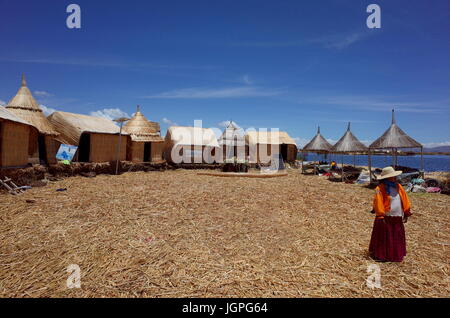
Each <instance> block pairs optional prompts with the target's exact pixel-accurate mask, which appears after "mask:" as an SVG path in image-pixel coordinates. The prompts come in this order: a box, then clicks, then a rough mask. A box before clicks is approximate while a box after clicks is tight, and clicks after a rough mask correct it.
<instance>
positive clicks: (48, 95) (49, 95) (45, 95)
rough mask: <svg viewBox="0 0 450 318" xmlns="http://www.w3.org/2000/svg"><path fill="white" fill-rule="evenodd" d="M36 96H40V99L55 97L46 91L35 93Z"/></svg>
mask: <svg viewBox="0 0 450 318" xmlns="http://www.w3.org/2000/svg"><path fill="white" fill-rule="evenodd" d="M34 95H36V96H39V97H51V96H54V95H53V94H50V93H49V92H46V91H34Z"/></svg>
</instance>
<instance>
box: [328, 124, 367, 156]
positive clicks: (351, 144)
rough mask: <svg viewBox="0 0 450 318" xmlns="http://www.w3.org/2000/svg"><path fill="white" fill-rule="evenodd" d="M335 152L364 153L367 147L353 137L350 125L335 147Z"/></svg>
mask: <svg viewBox="0 0 450 318" xmlns="http://www.w3.org/2000/svg"><path fill="white" fill-rule="evenodd" d="M333 151H335V152H364V151H367V147H366V146H365V145H364V144H363V143H362V142H360V141H359V140H358V138H356V137H355V135H353V133H352V132H351V130H350V123H348V127H347V131H346V132H345V134H344V135H343V136H342V137H341V139H339V140H338V142H337V143H336V144H335V145H334V146H333Z"/></svg>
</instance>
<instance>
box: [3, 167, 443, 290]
mask: <svg viewBox="0 0 450 318" xmlns="http://www.w3.org/2000/svg"><path fill="white" fill-rule="evenodd" d="M58 188H68V191H66V192H56V191H55V190H56V189H58ZM372 195H373V190H370V189H366V188H364V187H361V186H358V185H349V184H341V183H332V182H329V181H328V180H326V179H324V178H322V177H316V176H303V175H300V174H299V173H298V172H297V171H292V172H290V173H289V175H288V176H287V177H280V178H274V179H252V178H250V179H247V178H220V177H211V176H199V175H197V171H186V170H177V171H167V172H150V173H145V172H136V173H126V174H123V175H121V176H117V177H116V176H109V175H101V176H98V177H97V178H93V179H87V178H83V177H73V178H68V179H65V180H62V181H57V182H53V183H50V185H48V186H46V187H43V188H35V189H32V190H30V191H28V192H27V193H26V194H24V195H22V196H20V197H13V196H10V195H5V194H0V239H1V246H0V295H1V296H3V297H28V296H30V297H95V296H101V297H108V296H111V297H119V296H120V297H141V296H143V297H225V296H227V297H425V296H429V297H448V296H450V293H449V280H448V269H449V268H448V265H449V263H448V260H449V243H450V240H449V233H448V229H449V227H448V224H449V214H448V212H449V211H448V207H449V202H450V197H449V196H446V195H436V194H410V198H411V200H412V204H413V211H414V212H415V214H414V216H413V217H411V218H410V220H409V221H408V223H407V224H406V231H407V240H408V255H407V256H406V258H405V260H404V262H403V263H400V264H398V263H377V264H378V265H379V266H380V267H381V275H382V277H381V283H382V289H381V290H379V289H375V290H372V289H369V288H367V287H366V278H367V277H368V275H369V274H368V273H367V267H368V265H369V264H372V263H374V262H373V261H372V260H370V259H369V258H368V257H367V247H368V244H369V239H370V233H371V229H372V224H373V215H372V214H370V213H369V210H370V209H371V200H372ZM27 199H28V200H30V199H31V200H36V202H34V203H27V202H26V200H27ZM69 264H78V265H79V266H80V268H81V289H68V288H67V287H66V280H67V278H68V275H69V274H68V273H67V272H66V269H67V266H68V265H69Z"/></svg>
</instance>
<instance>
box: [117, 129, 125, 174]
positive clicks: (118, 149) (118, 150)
mask: <svg viewBox="0 0 450 318" xmlns="http://www.w3.org/2000/svg"><path fill="white" fill-rule="evenodd" d="M122 125H123V122H120V130H119V144H118V145H117V157H116V175H117V174H118V173H119V159H120V146H121V143H122Z"/></svg>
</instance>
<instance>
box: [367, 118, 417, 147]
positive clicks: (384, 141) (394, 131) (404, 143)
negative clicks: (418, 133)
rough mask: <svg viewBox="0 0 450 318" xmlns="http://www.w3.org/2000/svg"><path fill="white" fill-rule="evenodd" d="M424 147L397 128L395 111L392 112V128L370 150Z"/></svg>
mask: <svg viewBox="0 0 450 318" xmlns="http://www.w3.org/2000/svg"><path fill="white" fill-rule="evenodd" d="M417 147H419V148H420V147H423V145H422V144H421V143H419V142H417V141H416V140H414V139H413V138H411V137H410V136H408V135H407V134H406V133H405V132H404V131H403V130H402V129H401V128H400V127H398V126H397V123H396V120H395V116H394V110H392V123H391V126H390V127H389V128H388V129H387V130H386V131H385V132H384V133H383V135H381V137H380V138H378V139H377V140H375V141H374V142H373V143H372V144H371V145H370V146H369V148H376V149H383V148H417Z"/></svg>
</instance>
